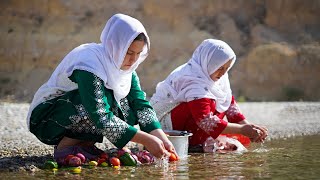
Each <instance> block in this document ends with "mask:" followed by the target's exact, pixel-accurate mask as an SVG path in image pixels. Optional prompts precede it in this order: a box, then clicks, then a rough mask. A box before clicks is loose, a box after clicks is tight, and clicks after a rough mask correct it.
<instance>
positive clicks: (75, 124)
mask: <svg viewBox="0 0 320 180" xmlns="http://www.w3.org/2000/svg"><path fill="white" fill-rule="evenodd" d="M75 107H76V110H77V112H78V114H76V115H72V116H70V117H69V119H70V121H71V125H70V127H69V129H71V131H73V132H78V133H82V132H85V133H92V134H99V130H98V129H97V127H96V126H95V124H94V123H93V121H92V120H91V119H90V116H89V113H88V112H87V111H86V110H85V108H84V106H83V105H82V104H79V105H75Z"/></svg>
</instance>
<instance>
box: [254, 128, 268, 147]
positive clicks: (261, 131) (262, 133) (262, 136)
mask: <svg viewBox="0 0 320 180" xmlns="http://www.w3.org/2000/svg"><path fill="white" fill-rule="evenodd" d="M253 126H254V128H255V129H256V130H257V131H258V133H259V134H260V136H259V138H258V139H257V142H262V143H263V142H264V141H265V140H266V138H267V136H268V129H267V128H266V127H263V126H258V125H253Z"/></svg>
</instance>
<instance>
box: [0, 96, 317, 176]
mask: <svg viewBox="0 0 320 180" xmlns="http://www.w3.org/2000/svg"><path fill="white" fill-rule="evenodd" d="M239 105H240V108H241V110H242V111H243V113H244V114H245V115H246V117H247V118H248V120H249V121H251V122H254V123H257V124H260V125H264V126H266V127H268V129H269V133H270V136H269V138H268V140H267V141H266V142H265V143H264V144H251V146H250V147H249V151H248V152H246V153H243V154H208V153H207V154H196V153H194V154H189V156H188V157H187V158H185V159H181V160H180V161H177V162H172V163H169V164H168V165H167V166H166V165H164V166H159V165H148V166H140V167H120V168H119V169H116V168H113V167H104V168H103V167H97V168H95V169H86V168H84V169H83V170H82V172H81V174H72V173H70V172H68V171H61V170H58V171H57V172H53V171H49V170H46V171H37V172H34V173H30V172H15V173H12V172H3V173H0V175H1V177H0V179H100V178H101V179H320V153H319V152H320V103H318V102H314V103H305V102H303V103H302V102H296V103H285V102H283V103H277V102H274V103H272V102H271V103H240V104H239Z"/></svg>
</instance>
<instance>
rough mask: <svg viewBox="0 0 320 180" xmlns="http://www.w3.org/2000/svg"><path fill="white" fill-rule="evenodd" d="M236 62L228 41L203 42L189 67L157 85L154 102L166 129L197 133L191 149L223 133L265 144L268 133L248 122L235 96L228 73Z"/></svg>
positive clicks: (181, 69)
mask: <svg viewBox="0 0 320 180" xmlns="http://www.w3.org/2000/svg"><path fill="white" fill-rule="evenodd" d="M235 61H236V55H235V54H234V52H233V50H232V49H231V48H230V46H229V45H228V44H226V43H225V42H223V41H220V40H215V39H207V40H205V41H203V42H202V43H201V44H200V45H199V46H198V47H197V49H196V50H195V51H194V53H193V55H192V58H191V59H190V60H189V61H188V62H187V63H186V64H183V65H181V66H180V67H178V68H176V69H175V70H174V71H173V72H172V73H171V74H170V75H169V76H168V77H167V78H166V79H165V80H164V81H162V82H160V83H159V84H158V85H157V88H156V93H155V94H154V95H153V96H152V98H151V101H150V102H151V104H152V106H153V107H154V109H155V110H156V112H157V116H158V118H159V120H160V122H161V124H162V127H163V128H164V129H174V130H181V131H189V132H191V133H193V136H192V137H190V146H198V145H202V144H203V143H204V142H205V140H206V139H207V138H208V137H212V138H213V139H216V138H217V137H218V136H219V135H220V134H221V133H225V134H227V133H233V134H243V135H245V136H248V137H250V138H251V140H252V141H254V142H261V141H263V140H264V139H265V138H266V136H267V130H266V129H265V128H263V127H260V126H257V125H253V124H250V123H249V122H248V121H247V120H245V117H244V116H243V114H242V113H241V112H240V110H239V107H238V105H237V103H236V101H235V99H234V97H233V96H232V93H231V88H230V83H229V78H228V73H227V72H228V71H229V69H230V68H231V67H232V66H233V64H234V63H235ZM224 116H226V117H227V119H228V121H225V120H223V118H224Z"/></svg>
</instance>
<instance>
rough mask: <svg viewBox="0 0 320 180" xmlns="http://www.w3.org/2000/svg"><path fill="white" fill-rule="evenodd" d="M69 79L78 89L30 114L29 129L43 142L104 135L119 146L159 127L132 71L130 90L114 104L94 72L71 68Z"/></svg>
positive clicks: (107, 90) (97, 140)
mask: <svg viewBox="0 0 320 180" xmlns="http://www.w3.org/2000/svg"><path fill="white" fill-rule="evenodd" d="M69 79H70V80H71V81H73V82H75V83H77V84H78V89H75V90H72V91H69V92H63V91H61V92H57V94H61V95H60V96H58V97H55V98H53V99H52V97H48V100H46V101H45V102H43V103H41V104H39V105H38V106H37V107H36V108H35V109H34V110H33V111H32V114H31V117H30V131H31V132H32V133H33V134H34V135H35V136H36V137H37V138H38V139H39V140H40V141H42V142H43V143H45V144H49V145H57V144H58V143H59V142H60V140H61V139H62V138H63V137H64V136H66V137H69V138H74V139H80V140H86V141H94V142H102V140H103V136H105V137H106V138H107V139H108V140H109V141H110V142H111V143H113V144H114V145H115V146H116V147H118V148H122V147H123V146H125V145H126V144H127V143H128V142H129V141H130V140H131V139H132V137H133V136H134V135H135V134H136V132H137V129H136V128H135V127H133V126H134V125H136V124H139V127H140V129H141V130H142V131H145V132H150V131H152V130H154V129H159V128H161V126H160V123H159V121H158V119H157V117H156V114H155V112H154V110H153V108H152V107H151V106H150V104H149V102H148V101H147V100H146V96H145V93H144V92H143V91H142V90H141V87H140V82H139V78H138V76H137V74H136V72H133V74H132V82H131V89H130V92H129V94H128V95H127V97H125V98H123V99H121V101H120V104H118V103H117V102H116V100H115V98H114V96H113V91H112V90H110V89H107V88H105V86H104V82H103V81H102V80H101V79H100V78H99V77H97V76H96V75H94V74H92V73H90V72H87V71H82V70H75V71H74V72H73V74H72V75H71V76H70V77H69Z"/></svg>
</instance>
